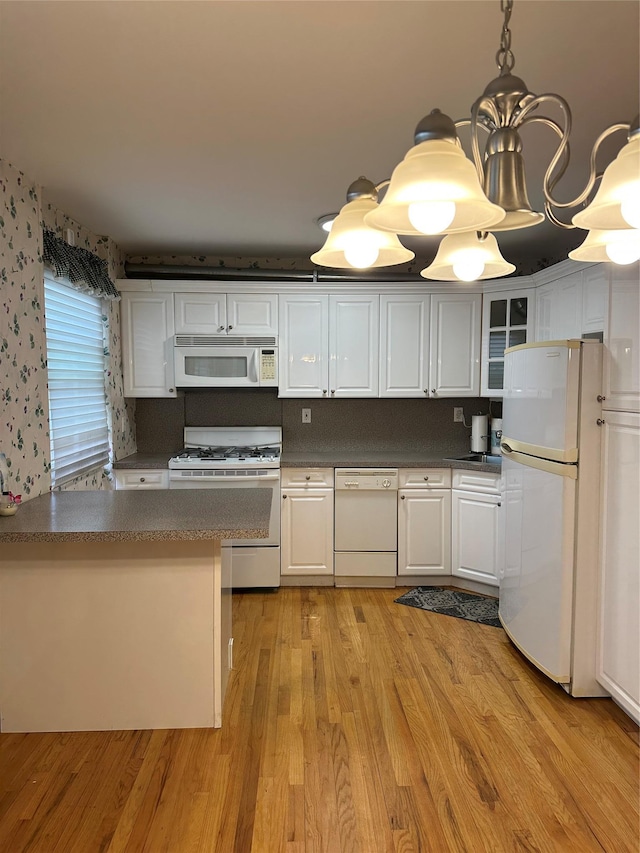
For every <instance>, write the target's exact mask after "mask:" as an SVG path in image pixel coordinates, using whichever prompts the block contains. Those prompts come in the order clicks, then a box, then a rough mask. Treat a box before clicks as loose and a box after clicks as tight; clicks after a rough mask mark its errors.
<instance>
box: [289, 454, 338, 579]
mask: <svg viewBox="0 0 640 853" xmlns="http://www.w3.org/2000/svg"><path fill="white" fill-rule="evenodd" d="M281 483H282V489H281V498H282V506H281V531H282V537H281V543H280V555H281V564H280V573H281V575H282V576H283V577H287V576H289V577H291V576H295V577H301V578H302V577H315V576H333V468H310V469H303V468H283V469H282V472H281Z"/></svg>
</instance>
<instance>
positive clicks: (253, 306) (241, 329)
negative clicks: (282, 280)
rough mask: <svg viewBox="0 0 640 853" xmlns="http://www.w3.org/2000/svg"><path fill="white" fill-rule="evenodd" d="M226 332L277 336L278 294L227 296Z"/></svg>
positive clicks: (238, 294) (231, 294)
mask: <svg viewBox="0 0 640 853" xmlns="http://www.w3.org/2000/svg"><path fill="white" fill-rule="evenodd" d="M227 332H229V333H230V334H232V335H267V336H271V335H277V334H278V294H277V293H265V294H263V295H261V294H256V293H229V294H227Z"/></svg>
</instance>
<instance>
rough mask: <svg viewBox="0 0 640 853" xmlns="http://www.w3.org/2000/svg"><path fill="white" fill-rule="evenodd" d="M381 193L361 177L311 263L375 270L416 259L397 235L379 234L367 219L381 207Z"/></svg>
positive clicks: (351, 187)
mask: <svg viewBox="0 0 640 853" xmlns="http://www.w3.org/2000/svg"><path fill="white" fill-rule="evenodd" d="M377 198H378V190H377V188H376V187H375V185H374V184H373V183H372V182H371V181H369V180H368V179H367V178H365V177H363V176H361V177H359V178H358V180H357V181H354V182H353V183H352V184H351V185H350V187H349V189H348V190H347V204H345V205H344V207H343V208H342V209H341V210H340V213H339V214H338V216H337V217H336V219H335V220H334V222H333V225H332V227H331V231H330V232H329V235H328V237H327V239H326V241H325V244H324V246H323V247H322V248H321V249H320V250H319V251H317V252H315V253H314V254H313V255H311V260H312V261H313V262H314V263H315V264H319V265H320V266H324V267H336V268H340V269H351V268H355V269H371V268H373V267H386V266H393V265H394V264H403V263H405V262H406V261H410V260H411V259H412V258H413V257H414V253H413V252H412V251H410V250H409V249H407V248H405V246H403V245H402V243H401V242H400V241H399V240H398V238H397V237H396V235H395V234H389V233H385V232H384V231H377V230H376V229H375V228H371V227H370V226H369V225H367V224H366V222H365V217H366V216H367V215H368V214H369V213H370V212H371V211H372V210H375V209H376V207H377V206H378V202H377Z"/></svg>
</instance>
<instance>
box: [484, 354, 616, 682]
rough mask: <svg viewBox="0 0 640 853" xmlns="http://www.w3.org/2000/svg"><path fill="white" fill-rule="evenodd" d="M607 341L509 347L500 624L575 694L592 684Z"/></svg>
mask: <svg viewBox="0 0 640 853" xmlns="http://www.w3.org/2000/svg"><path fill="white" fill-rule="evenodd" d="M601 394H602V344H600V343H598V342H597V341H589V340H565V341H545V342H542V343H533V344H523V345H522V346H517V347H511V348H510V349H508V350H506V353H505V386H504V398H503V412H502V444H501V447H502V472H503V479H504V512H505V559H504V566H503V570H502V573H501V577H500V604H499V615H500V621H501V623H502V625H503V627H504V629H505V631H506V632H507V634H508V636H509V638H510V639H511V641H512V642H513V643H514V644H515V646H517V648H518V649H519V650H520V651H521V652H522V654H524V655H525V656H526V657H527V658H528V659H529V660H530V661H531V662H532V663H533V664H535V666H537V667H538V669H540V670H541V671H542V672H543V673H544V674H545V675H547V676H548V677H549V678H551V679H552V680H553V681H555V682H557V683H558V684H561V685H562V686H563V687H564V689H565V690H566V691H567V692H568V693H570V694H571V695H572V696H605V695H608V694H607V693H606V692H605V691H604V690H603V688H602V687H601V686H600V685H599V684H598V683H597V681H596V677H595V675H596V640H597V618H598V607H597V596H598V574H599V516H600V506H599V494H600V444H601V438H600V435H601V424H600V423H599V420H600V419H601V416H602V397H601Z"/></svg>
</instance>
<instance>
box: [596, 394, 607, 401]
mask: <svg viewBox="0 0 640 853" xmlns="http://www.w3.org/2000/svg"><path fill="white" fill-rule="evenodd" d="M606 399H607V398H606V397H603V396H602V394H598V396H597V397H596V400H597V401H598V402H599V403H604V401H605V400H606Z"/></svg>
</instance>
